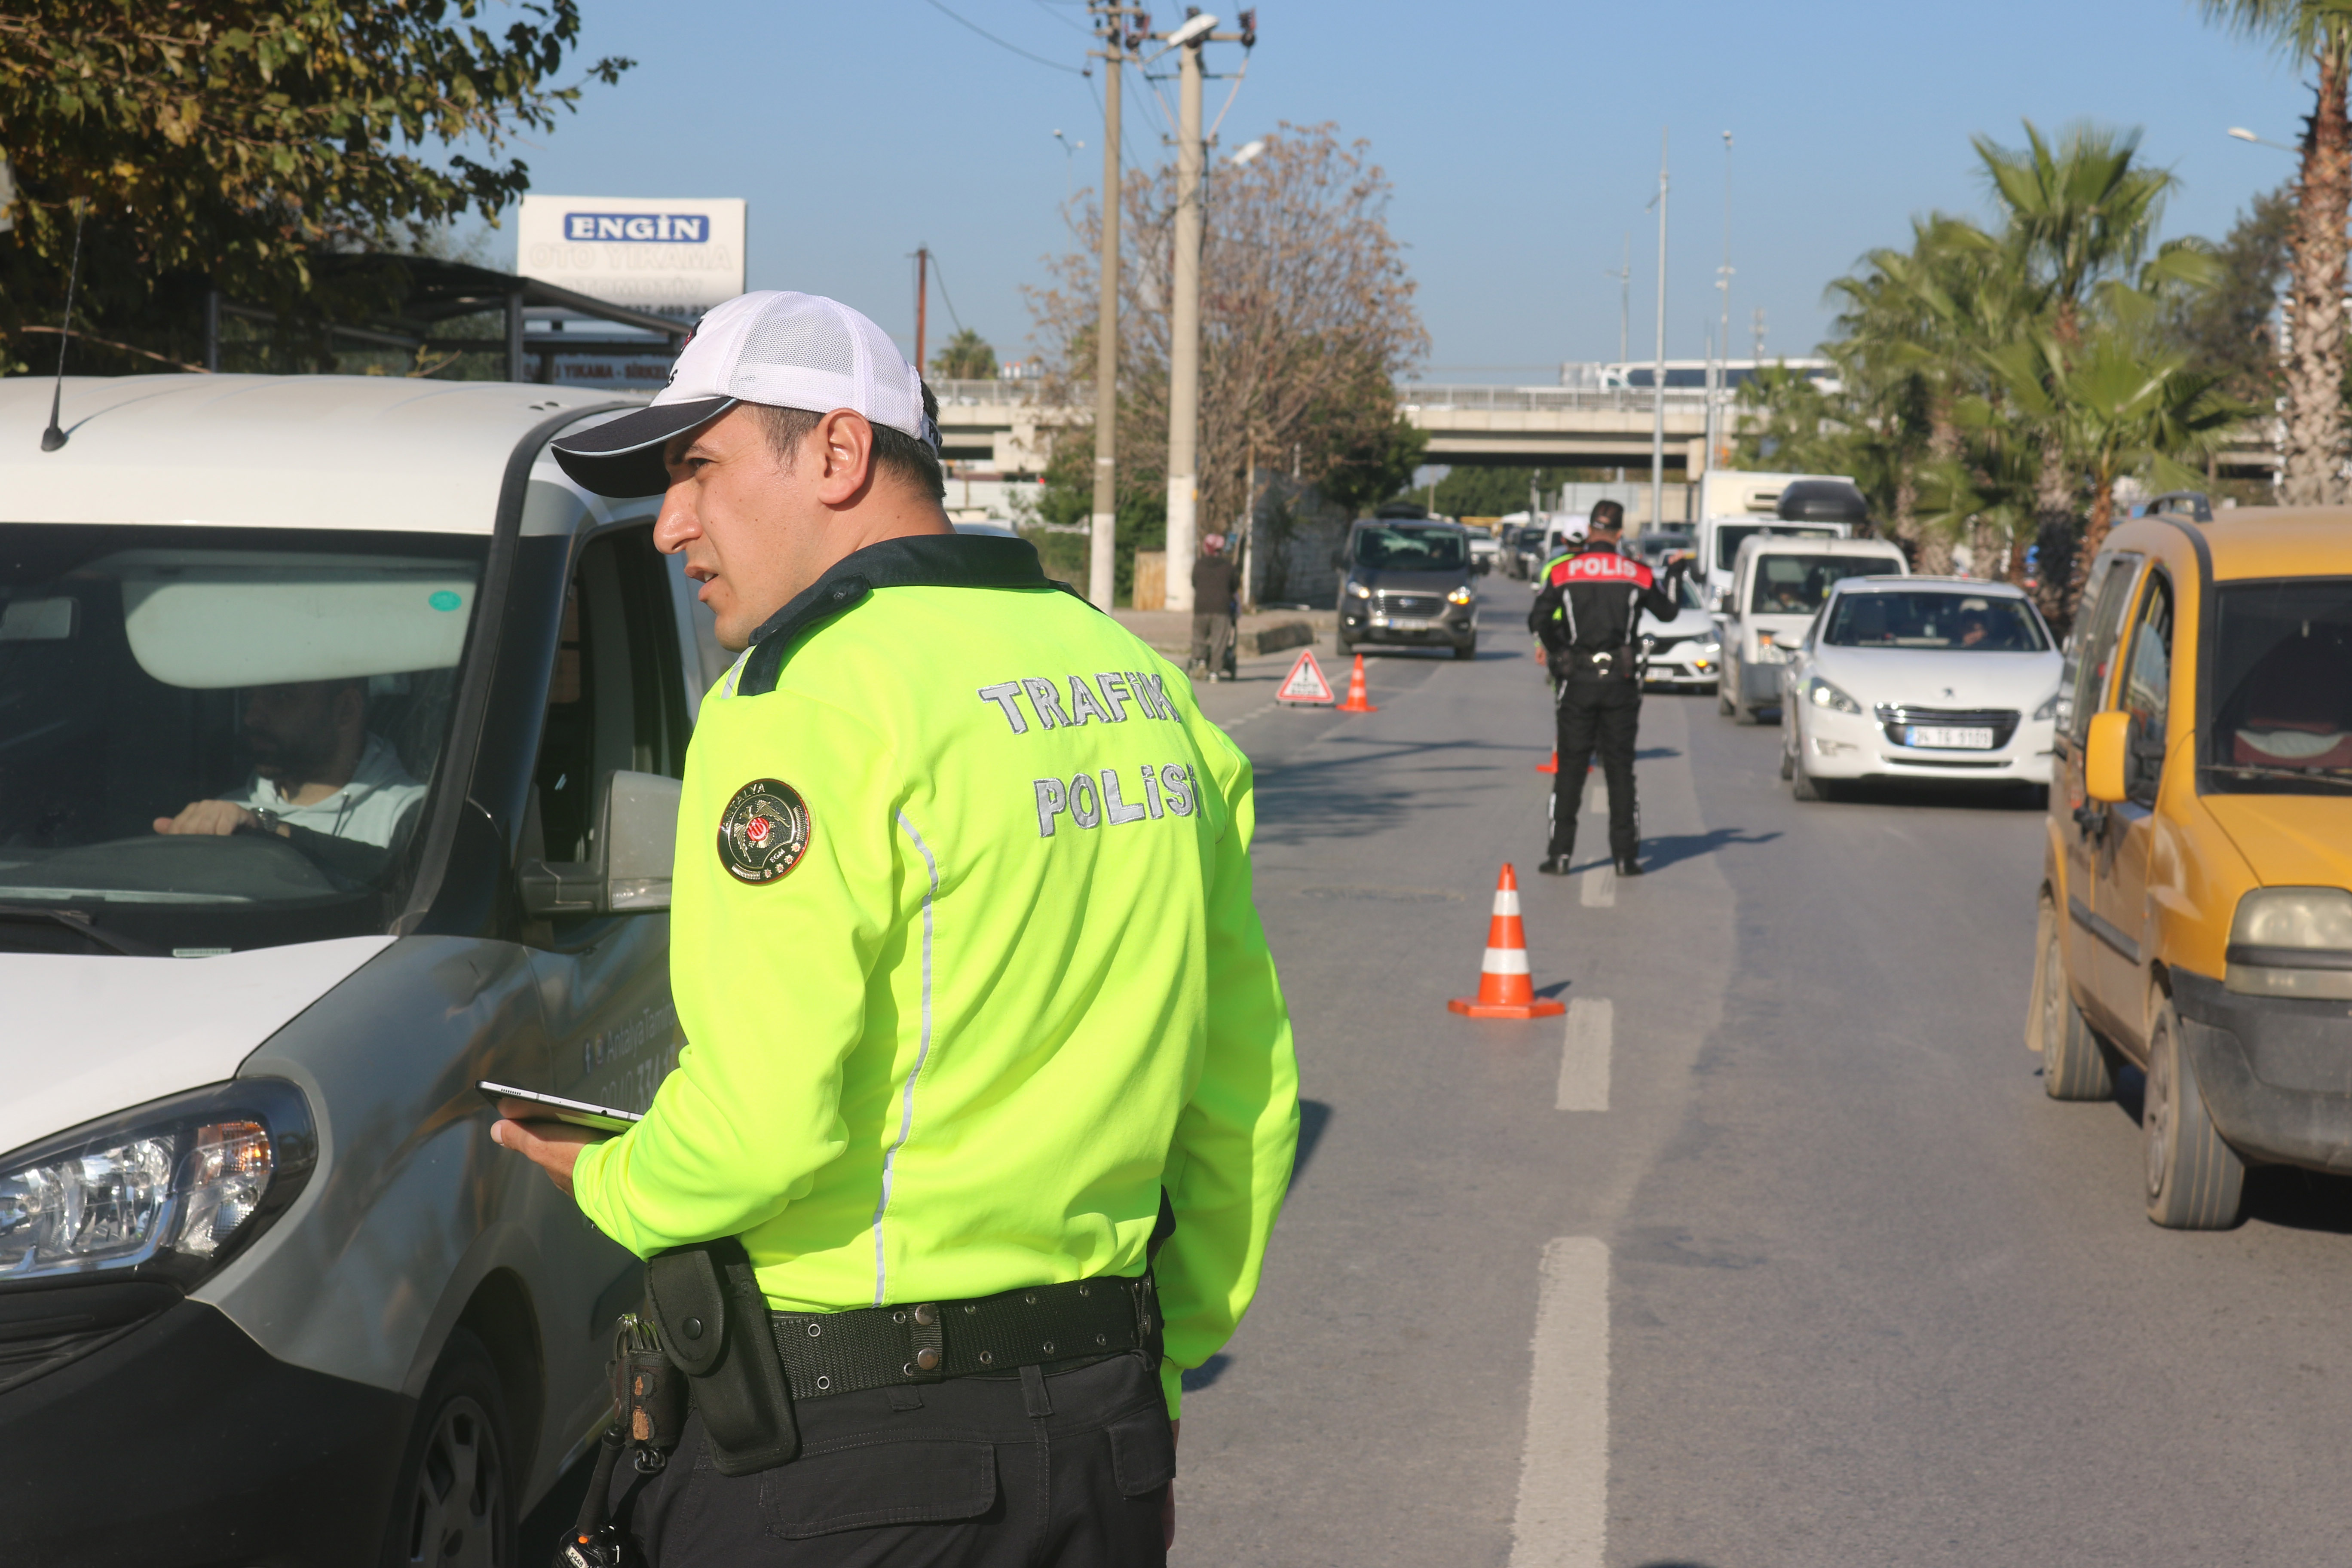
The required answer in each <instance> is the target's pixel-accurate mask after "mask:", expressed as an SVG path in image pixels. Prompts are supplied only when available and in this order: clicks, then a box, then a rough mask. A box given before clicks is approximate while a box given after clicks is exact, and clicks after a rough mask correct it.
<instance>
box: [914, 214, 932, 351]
mask: <svg viewBox="0 0 2352 1568" xmlns="http://www.w3.org/2000/svg"><path fill="white" fill-rule="evenodd" d="M930 303H931V247H929V246H928V245H919V246H917V247H915V374H917V375H929V374H930V373H929V371H927V370H925V369H924V368H923V322H924V320H925V317H924V312H925V311H926V310H929V307H930Z"/></svg>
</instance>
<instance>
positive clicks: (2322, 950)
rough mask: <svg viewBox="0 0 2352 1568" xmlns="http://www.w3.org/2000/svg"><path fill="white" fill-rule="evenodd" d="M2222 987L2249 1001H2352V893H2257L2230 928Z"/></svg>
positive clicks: (2278, 890)
mask: <svg viewBox="0 0 2352 1568" xmlns="http://www.w3.org/2000/svg"><path fill="white" fill-rule="evenodd" d="M2225 956H2226V957H2227V959H2228V961H2229V971H2228V973H2227V974H2226V975H2225V976H2224V977H2223V984H2226V985H2227V986H2228V987H2229V988H2230V989H2231V990H2232V991H2235V992H2238V993H2240V994H2243V995H2248V996H2323V997H2339V998H2352V892H2347V891H2346V890H2345V889H2342V888H2257V889H2254V890H2253V891H2252V892H2251V893H2248V894H2247V895H2246V896H2245V897H2244V898H2242V899H2240V900H2238V913H2237V917H2236V918H2235V919H2234V920H2232V921H2231V922H2230V946H2229V951H2228V952H2227V953H2226V954H2225Z"/></svg>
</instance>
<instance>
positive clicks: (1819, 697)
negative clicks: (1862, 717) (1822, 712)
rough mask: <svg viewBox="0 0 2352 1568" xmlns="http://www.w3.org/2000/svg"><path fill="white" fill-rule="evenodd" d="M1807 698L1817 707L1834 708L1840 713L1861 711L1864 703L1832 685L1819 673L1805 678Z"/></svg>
mask: <svg viewBox="0 0 2352 1568" xmlns="http://www.w3.org/2000/svg"><path fill="white" fill-rule="evenodd" d="M1805 700H1806V701H1808V702H1810V703H1811V704H1812V705H1813V706H1814V707H1816V708H1829V709H1833V710H1836V711H1837V712H1840V713H1859V712H1861V711H1862V704H1861V703H1859V702H1856V701H1855V700H1853V698H1851V697H1848V696H1847V695H1846V694H1845V693H1844V692H1843V691H1841V690H1839V689H1837V688H1836V687H1834V686H1832V685H1831V684H1830V683H1829V682H1828V681H1826V680H1823V679H1822V678H1821V677H1820V676H1818V675H1809V676H1807V677H1806V678H1805Z"/></svg>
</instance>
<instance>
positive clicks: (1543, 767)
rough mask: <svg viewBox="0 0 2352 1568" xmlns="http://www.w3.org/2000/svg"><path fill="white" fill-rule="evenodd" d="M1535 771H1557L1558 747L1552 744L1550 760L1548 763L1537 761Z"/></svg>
mask: <svg viewBox="0 0 2352 1568" xmlns="http://www.w3.org/2000/svg"><path fill="white" fill-rule="evenodd" d="M1536 772H1538V773H1558V772H1559V747H1558V746H1554V747H1553V748H1552V749H1551V761H1549V762H1548V763H1537V764H1536Z"/></svg>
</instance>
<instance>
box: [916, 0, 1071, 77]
mask: <svg viewBox="0 0 2352 1568" xmlns="http://www.w3.org/2000/svg"><path fill="white" fill-rule="evenodd" d="M923 4H924V5H929V7H930V8H931V9H932V10H934V11H937V12H938V13H939V14H940V16H945V17H946V18H947V19H948V20H950V22H959V23H961V24H962V25H963V26H967V27H970V28H971V30H972V31H973V32H975V33H978V34H979V35H980V36H981V37H983V38H986V39H987V40H988V41H989V42H990V43H992V44H994V45H995V46H996V47H998V48H1000V49H1010V50H1012V51H1013V53H1014V54H1016V55H1019V56H1020V57H1021V58H1023V59H1024V60H1034V61H1035V62H1036V63H1037V64H1039V65H1041V66H1045V67H1046V68H1049V69H1052V70H1057V71H1067V72H1068V73H1069V74H1070V75H1072V76H1084V75H1086V74H1087V73H1086V72H1084V71H1082V70H1080V69H1079V68H1077V67H1076V66H1066V65H1064V64H1063V63H1062V62H1061V61H1059V60H1049V59H1047V58H1045V56H1043V55H1033V54H1031V53H1030V52H1029V51H1028V50H1027V49H1024V48H1023V47H1021V46H1020V45H1018V44H1008V43H1006V42H1005V41H1004V40H1003V38H1000V37H997V36H996V35H995V34H994V33H992V32H990V31H989V30H988V29H987V28H985V27H983V26H980V25H979V24H978V23H976V22H967V21H965V20H964V18H962V17H961V16H957V15H956V14H955V13H954V12H952V11H950V10H949V9H948V8H947V7H946V6H944V5H940V0H923Z"/></svg>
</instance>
